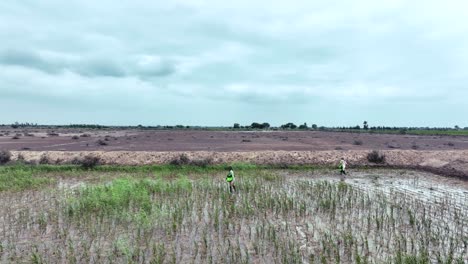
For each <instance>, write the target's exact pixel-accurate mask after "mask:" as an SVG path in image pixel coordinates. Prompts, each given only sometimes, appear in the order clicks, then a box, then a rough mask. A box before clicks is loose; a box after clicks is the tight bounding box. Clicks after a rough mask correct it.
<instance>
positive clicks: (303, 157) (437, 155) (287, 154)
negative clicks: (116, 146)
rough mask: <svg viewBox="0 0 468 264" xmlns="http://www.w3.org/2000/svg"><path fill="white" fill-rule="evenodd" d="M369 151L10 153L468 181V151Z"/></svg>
mask: <svg viewBox="0 0 468 264" xmlns="http://www.w3.org/2000/svg"><path fill="white" fill-rule="evenodd" d="M369 152H370V151H368V150H349V151H338V150H332V151H249V152H213V151H181V152H179V151H170V152H155V151H112V152H105V151H79V152H73V151H45V152H43V151H13V152H12V154H13V159H17V157H18V155H19V154H21V155H22V156H23V157H24V159H25V160H26V161H33V162H34V161H36V162H37V161H39V160H40V159H41V157H42V156H43V155H45V156H47V157H48V160H49V161H50V162H51V163H68V162H71V161H72V160H73V159H75V158H82V157H84V156H86V155H93V156H98V157H100V158H101V161H102V162H103V163H104V164H121V165H148V164H168V163H170V162H171V161H173V160H175V159H178V158H179V157H180V155H182V154H185V155H186V156H187V157H188V159H189V160H192V161H197V160H198V161H200V160H209V162H211V163H215V164H220V163H236V162H247V163H254V164H285V165H289V164H314V165H337V164H338V161H339V160H340V159H341V158H345V159H346V160H347V161H348V164H349V168H353V167H360V166H369V165H370V166H387V167H396V168H413V169H422V170H427V171H431V172H436V173H438V174H443V175H446V176H456V177H460V178H464V179H468V150H451V151H449V150H445V151H415V150H385V151H380V153H381V154H383V155H385V157H386V161H385V163H384V164H380V165H379V164H374V163H371V162H369V161H368V159H367V155H368V153H369Z"/></svg>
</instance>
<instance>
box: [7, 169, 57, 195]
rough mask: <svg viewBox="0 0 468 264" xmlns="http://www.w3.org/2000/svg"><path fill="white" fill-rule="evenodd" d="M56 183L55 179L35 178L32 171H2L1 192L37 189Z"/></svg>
mask: <svg viewBox="0 0 468 264" xmlns="http://www.w3.org/2000/svg"><path fill="white" fill-rule="evenodd" d="M52 182H54V179H51V178H47V177H44V176H35V175H34V174H33V172H32V171H31V170H11V171H9V170H3V171H0V192H2V191H23V190H27V189H37V188H39V187H42V186H44V185H48V184H50V183H52Z"/></svg>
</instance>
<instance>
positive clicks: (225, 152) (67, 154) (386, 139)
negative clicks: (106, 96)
mask: <svg viewBox="0 0 468 264" xmlns="http://www.w3.org/2000/svg"><path fill="white" fill-rule="evenodd" d="M0 150H10V151H12V152H13V153H14V157H16V158H18V157H19V154H21V156H22V157H23V158H25V159H26V160H27V161H31V162H36V163H37V161H39V160H40V158H41V157H42V156H43V155H46V156H47V157H48V160H49V161H51V162H53V164H59V163H64V162H70V161H71V160H73V159H74V158H76V157H83V156H84V155H88V154H91V155H96V156H99V157H100V158H101V160H102V162H103V163H104V164H130V165H142V164H164V163H169V162H171V161H172V160H174V159H175V158H177V157H178V156H179V155H181V154H182V153H184V154H187V155H188V156H189V157H190V159H192V160H201V159H209V160H212V161H213V162H215V163H226V162H228V163H232V162H248V163H254V164H318V165H335V164H336V163H337V162H338V160H339V159H340V158H342V157H344V158H345V159H346V160H347V161H348V163H349V165H350V166H363V165H364V166H367V165H372V164H369V162H368V161H367V158H366V156H367V154H368V153H369V152H370V151H371V150H378V151H380V152H382V153H385V155H386V156H387V160H386V163H385V166H388V167H396V168H415V169H423V170H426V171H430V172H434V173H438V174H441V175H445V176H455V177H459V178H464V179H467V178H468V154H467V153H468V136H440V135H439V136H420V135H399V134H398V135H396V134H372V133H345V132H325V131H200V130H153V131H148V130H110V129H109V130H105V129H104V130H88V131H86V130H78V129H75V130H74V129H56V130H46V129H39V130H37V129H36V130H31V129H29V130H25V129H16V130H14V129H11V128H8V129H6V128H5V127H4V128H3V129H0Z"/></svg>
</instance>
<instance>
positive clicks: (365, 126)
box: [362, 121, 369, 130]
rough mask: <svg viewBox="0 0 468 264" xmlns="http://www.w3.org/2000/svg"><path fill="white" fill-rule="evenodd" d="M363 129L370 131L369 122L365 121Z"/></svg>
mask: <svg viewBox="0 0 468 264" xmlns="http://www.w3.org/2000/svg"><path fill="white" fill-rule="evenodd" d="M362 127H363V128H364V129H365V130H367V129H369V124H367V121H364V123H363V124H362Z"/></svg>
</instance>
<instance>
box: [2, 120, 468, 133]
mask: <svg viewBox="0 0 468 264" xmlns="http://www.w3.org/2000/svg"><path fill="white" fill-rule="evenodd" d="M0 126H3V127H8V126H9V127H11V128H14V129H16V128H50V129H52V128H82V129H112V128H114V129H115V128H138V129H216V128H218V129H233V130H240V129H254V130H256V129H257V130H258V129H261V130H279V129H281V130H335V131H336V130H338V131H355V130H364V131H365V130H370V131H399V132H400V133H404V132H405V131H411V130H435V131H440V130H468V127H464V128H461V127H460V126H458V125H455V126H454V127H397V126H393V127H392V126H369V123H368V122H367V121H364V122H363V124H362V126H360V125H355V126H332V127H326V126H318V125H317V124H312V125H311V126H308V125H307V123H303V124H300V125H296V124H294V123H292V122H288V123H285V124H282V125H280V126H277V127H276V126H271V125H270V123H268V122H261V123H260V122H253V123H251V124H250V125H241V124H239V123H234V124H233V126H232V127H224V126H218V127H216V126H213V127H209V126H188V125H156V126H144V125H137V126H106V125H99V124H69V125H40V124H37V123H28V122H26V123H19V122H15V123H13V124H9V125H8V124H3V125H0Z"/></svg>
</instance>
